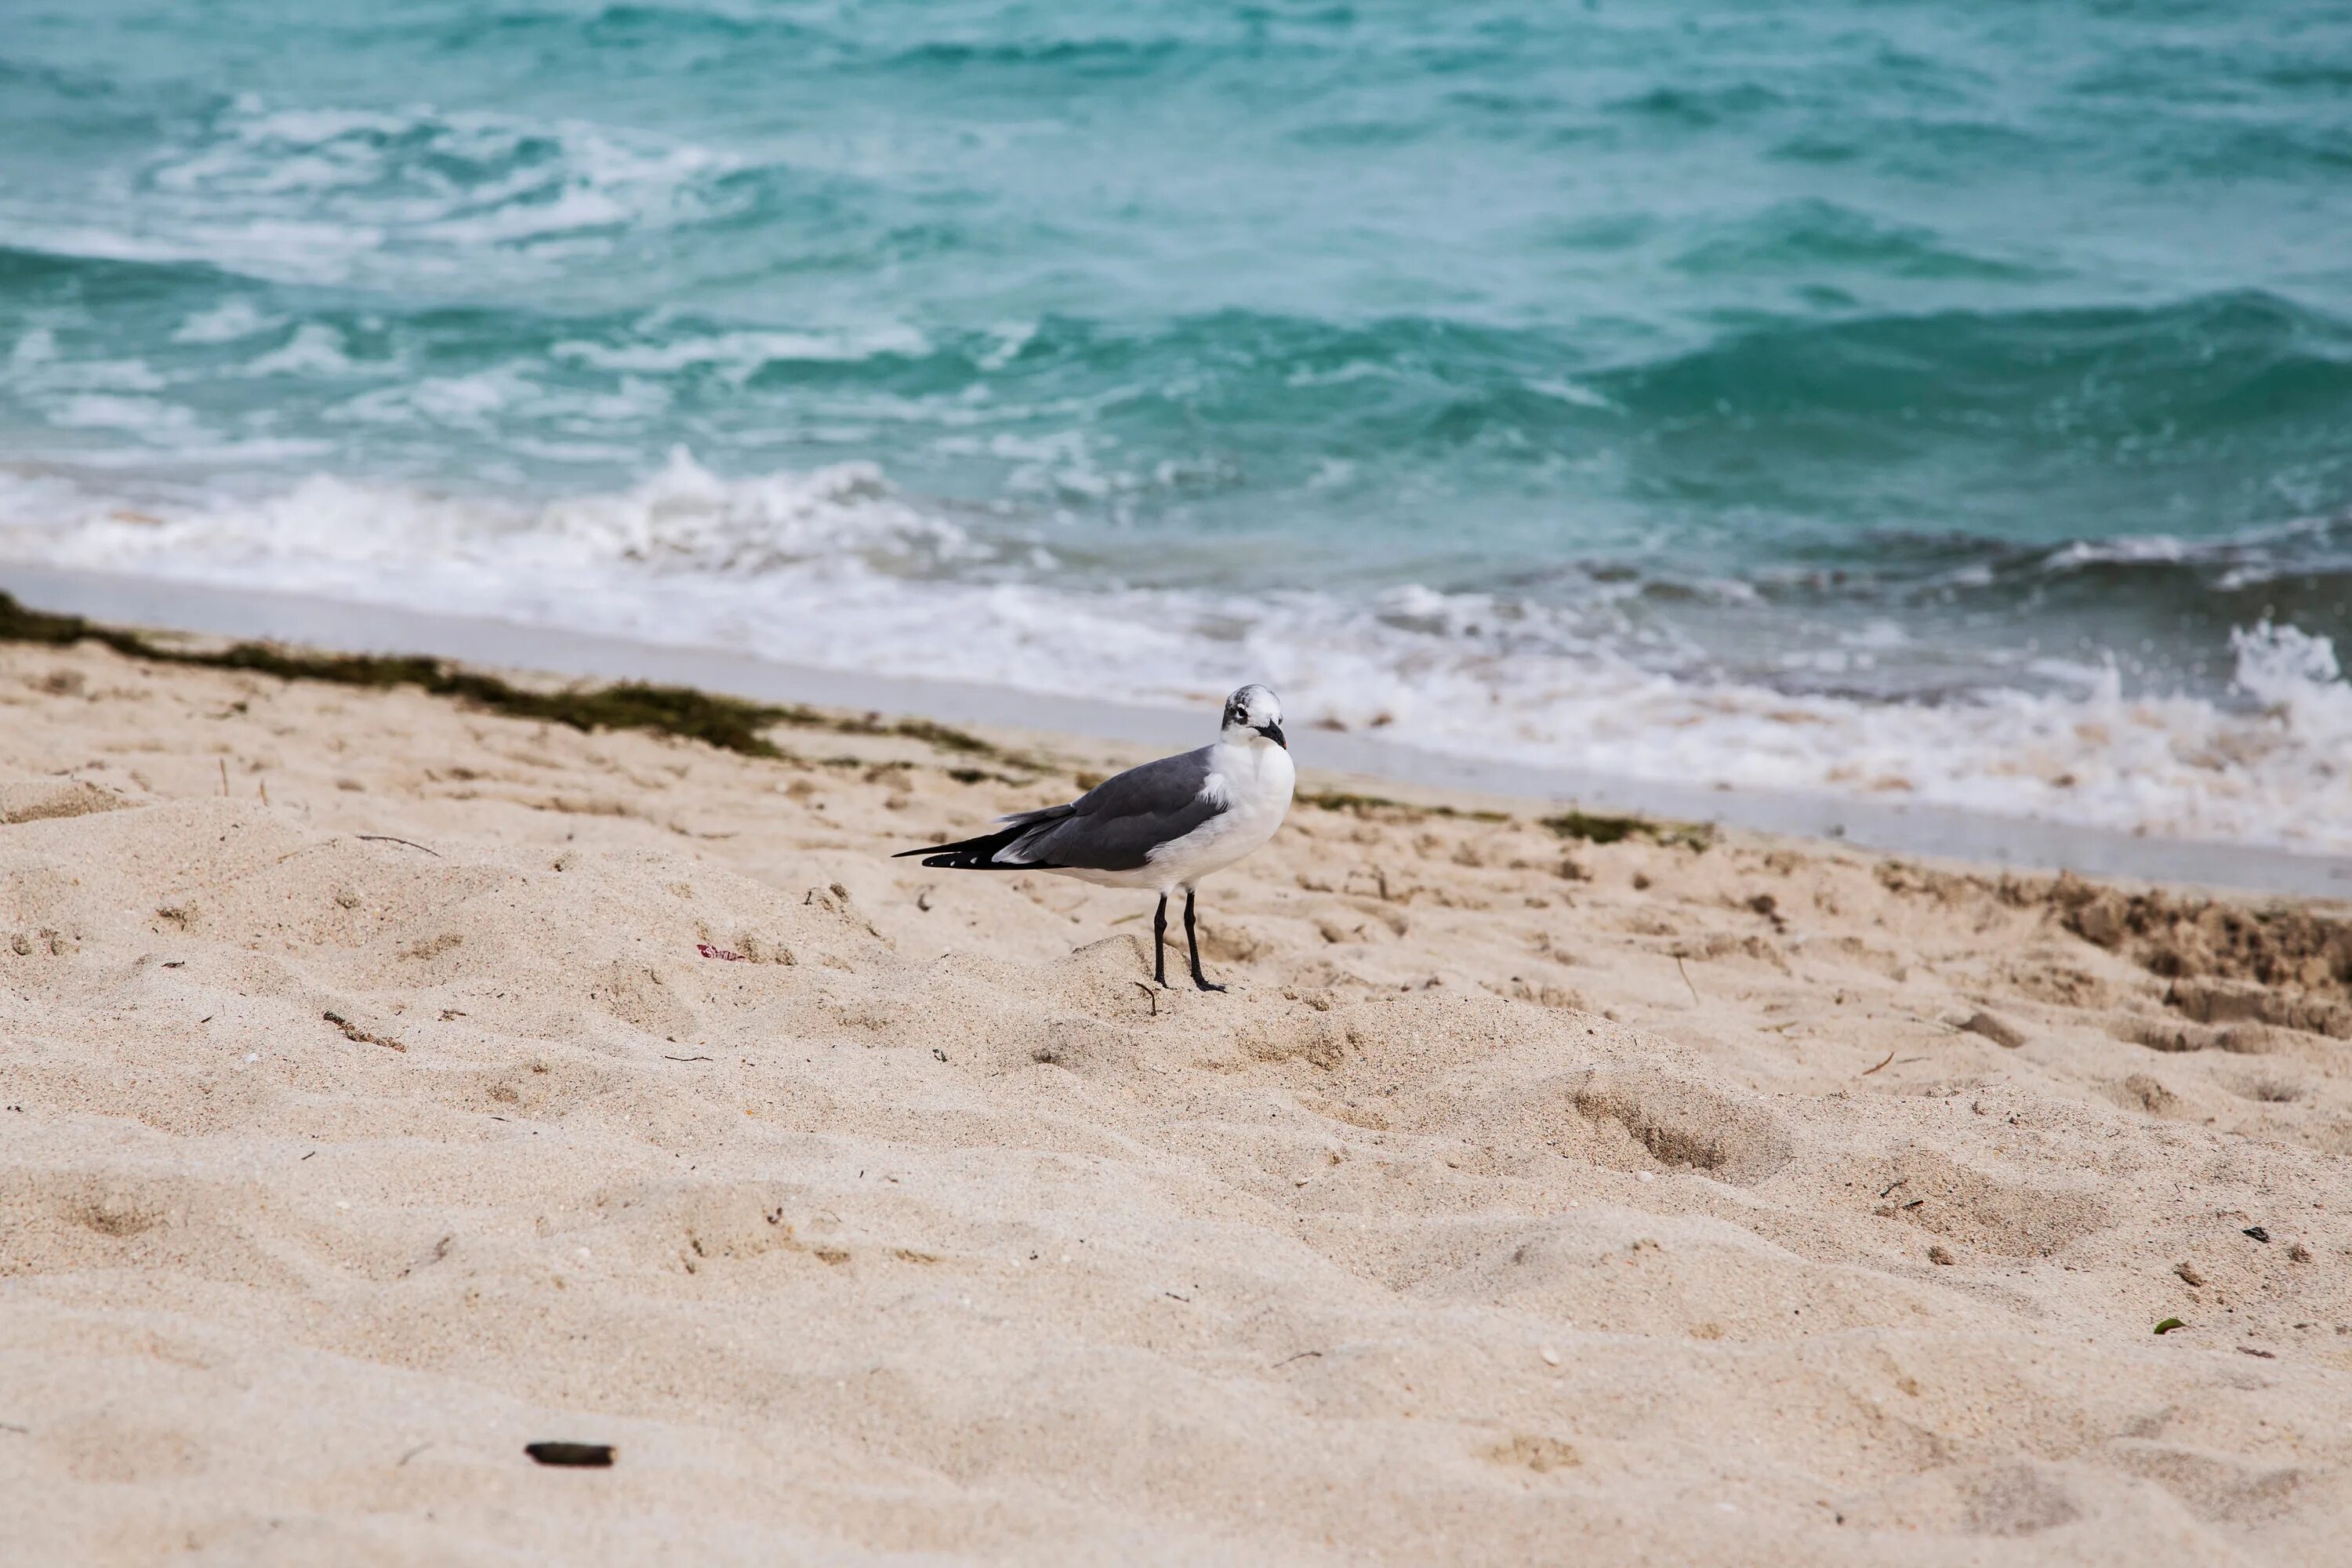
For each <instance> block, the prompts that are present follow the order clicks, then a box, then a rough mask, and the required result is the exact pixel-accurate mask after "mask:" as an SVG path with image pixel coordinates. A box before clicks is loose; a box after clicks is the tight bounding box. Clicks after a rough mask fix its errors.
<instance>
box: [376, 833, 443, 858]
mask: <svg viewBox="0 0 2352 1568" xmlns="http://www.w3.org/2000/svg"><path fill="white" fill-rule="evenodd" d="M355 837H359V838H361V839H363V840H365V841H366V842H367V843H370V844H406V845H407V846H408V847H410V848H411V849H425V846H424V845H422V844H417V843H413V842H411V841H410V840H408V839H405V838H394V837H393V836H392V835H391V834H389V833H362V834H358V835H356V836H355ZM425 853H426V854H427V855H430V856H432V857H433V858H435V859H436V860H438V859H439V858H441V851H439V850H438V849H425Z"/></svg>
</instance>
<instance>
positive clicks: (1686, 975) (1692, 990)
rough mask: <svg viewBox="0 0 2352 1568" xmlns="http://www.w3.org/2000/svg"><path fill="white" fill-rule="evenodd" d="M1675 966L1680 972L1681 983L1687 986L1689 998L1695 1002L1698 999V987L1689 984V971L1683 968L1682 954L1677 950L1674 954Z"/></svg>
mask: <svg viewBox="0 0 2352 1568" xmlns="http://www.w3.org/2000/svg"><path fill="white" fill-rule="evenodd" d="M1675 970H1676V971H1678V972H1679V973H1681V975H1682V977H1683V984H1685V986H1689V988H1690V994H1691V1000H1692V1001H1693V1002H1696V1001H1697V1000H1698V987H1697V986H1696V985H1692V984H1691V977H1690V971H1689V970H1687V969H1685V968H1683V955H1682V954H1681V953H1679V952H1678V953H1676V954H1675Z"/></svg>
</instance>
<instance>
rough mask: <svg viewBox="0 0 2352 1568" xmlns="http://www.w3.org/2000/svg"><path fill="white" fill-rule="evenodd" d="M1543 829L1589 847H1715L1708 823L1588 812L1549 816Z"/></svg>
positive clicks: (1712, 831) (1567, 812)
mask: <svg viewBox="0 0 2352 1568" xmlns="http://www.w3.org/2000/svg"><path fill="white" fill-rule="evenodd" d="M1543 825H1544V826H1546V827H1549V828H1550V829H1551V830H1552V831H1553V832H1554V833H1557V834H1559V836H1560V837H1562V838H1579V839H1582V840H1583V841H1584V842H1585V843H1587V844H1618V843H1622V842H1623V841H1624V840H1625V839H1628V838H1646V839H1648V840H1649V841H1650V842H1651V843H1653V844H1664V845H1667V846H1670V847H1672V846H1680V847H1684V848H1687V849H1706V848H1707V847H1709V846H1711V845H1713V844H1714V843H1715V829H1714V827H1713V826H1710V825H1708V824H1706V823H1704V822H1653V821H1651V820H1650V819H1649V818H1648V817H1646V816H1599V815H1596V814H1594V813H1592V812H1586V811H1564V812H1562V813H1560V814H1559V816H1547V817H1545V818H1544V819H1543Z"/></svg>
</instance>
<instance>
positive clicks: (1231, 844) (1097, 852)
mask: <svg viewBox="0 0 2352 1568" xmlns="http://www.w3.org/2000/svg"><path fill="white" fill-rule="evenodd" d="M1296 783H1297V773H1296V771H1295V770H1294V769H1293V768H1292V766H1291V763H1290V746H1289V742H1287V741H1286V740H1284V738H1283V734H1282V703H1281V702H1280V700H1277V699H1276V697H1275V695H1274V693H1273V692H1271V691H1269V690H1267V689H1265V687H1263V686H1244V687H1243V688H1242V689H1240V690H1239V691H1236V692H1234V694H1233V695H1232V696H1231V697H1228V698H1227V699H1225V716H1224V724H1223V729H1222V730H1221V731H1219V733H1218V735H1217V739H1216V741H1215V742H1214V743H1213V744H1211V745H1206V746H1202V748H1201V749H1200V750H1199V751H1197V752H1183V753H1181V755H1178V756H1173V757H1162V758H1160V760H1159V761H1158V762H1154V763H1144V764H1143V765H1142V766H1141V767H1137V768H1129V769H1128V771H1127V772H1125V773H1120V774H1118V776H1117V777H1114V778H1108V779H1105V780H1104V781H1103V782H1102V783H1100V784H1097V785H1096V786H1095V787H1094V788H1092V789H1090V790H1088V791H1087V793H1086V794H1084V795H1080V796H1079V797H1078V798H1077V799H1076V800H1074V801H1071V802H1069V803H1067V804H1066V805H1049V806H1046V807H1045V808H1044V809H1042V810H1038V811H1017V812H1014V813H1013V815H1012V816H1003V817H999V818H998V819H997V820H998V821H999V822H1001V823H1002V824H1003V826H1002V827H1000V828H999V829H998V830H997V831H995V832H993V833H983V834H982V835H981V836H980V837H977V838H967V839H965V840H963V841H962V842H961V843H959V844H934V845H932V846H930V847H928V848H923V849H902V850H900V851H899V852H898V856H896V857H894V858H905V857H906V856H908V855H920V856H922V857H923V864H924V865H926V866H937V867H940V868H944V869H950V870H957V871H1052V872H1055V873H1056V874H1058V875H1061V876H1064V877H1076V878H1077V879H1079V880H1080V881H1083V882H1092V883H1095V884H1096V885H1097V886H1098V887H1105V888H1142V889H1152V890H1154V891H1156V892H1158V893H1159V895H1160V908H1159V910H1157V912H1155V913H1154V914H1153V915H1152V917H1151V974H1152V978H1153V979H1154V980H1156V981H1158V982H1159V983H1160V984H1161V985H1162V986H1165V985H1166V984H1168V897H1169V895H1170V894H1171V893H1173V892H1174V891H1175V890H1176V889H1179V888H1181V889H1184V944H1185V946H1186V948H1187V949H1188V950H1189V951H1190V953H1191V957H1192V984H1195V985H1197V986H1199V987H1200V988H1201V989H1202V990H1203V991H1223V989H1224V987H1223V986H1222V985H1216V984H1211V983H1210V981H1209V979H1208V977H1207V976H1205V975H1203V974H1202V973H1201V939H1200V937H1199V935H1198V934H1197V933H1196V932H1195V931H1194V930H1193V925H1192V890H1193V889H1194V888H1195V887H1197V886H1198V885H1199V884H1200V881H1201V879H1202V878H1203V877H1206V876H1208V875H1209V874H1210V873H1211V872H1213V871H1222V870H1223V869H1224V868H1226V867H1228V866H1230V865H1232V864H1233V863H1234V862H1235V861H1236V860H1239V859H1241V858H1243V857H1244V856H1245V855H1247V854H1249V853H1250V852H1251V851H1252V850H1254V849H1255V848H1257V847H1259V846H1260V845H1262V844H1264V843H1265V841H1266V840H1267V839H1269V838H1271V837H1274V831H1275V829H1276V828H1277V827H1280V826H1282V819H1283V816H1284V815H1285V814H1286V813H1287V812H1288V811H1289V810H1290V792H1291V789H1292V786H1293V785H1294V784H1296Z"/></svg>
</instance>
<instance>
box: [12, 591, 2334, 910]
mask: <svg viewBox="0 0 2352 1568" xmlns="http://www.w3.org/2000/svg"><path fill="white" fill-rule="evenodd" d="M0 591H5V592H7V593H9V594H12V595H15V596H16V598H17V599H18V600H19V601H20V602H22V603H23V604H24V605H26V608H28V609H33V610H39V611H47V612H52V613H67V614H74V615H79V616H87V617H89V618H90V619H92V620H97V621H101V622H107V623H112V624H129V625H133V626H150V627H154V628H157V629H162V630H168V631H173V632H180V633H187V634H194V635H199V636H207V637H238V638H255V639H260V640H268V641H272V642H279V643H287V644H291V645H296V646H300V647H315V648H321V649H330V650H333V651H337V652H348V653H358V654H373V655H400V654H413V655H423V656H427V657H431V658H443V659H450V660H455V661H458V662H460V663H464V664H468V665H476V666H484V667H489V668H504V669H529V670H533V671H540V672H544V673H547V674H551V675H555V676H560V677H563V678H566V679H598V680H644V681H651V682H657V683H661V684H666V685H675V686H681V687H687V688H691V689H696V690H700V691H707V692H713V693H718V694H721V695H725V696H729V697H734V698H740V699H744V700H751V701H758V702H771V703H784V704H807V705H813V706H817V707H825V708H835V709H845V710H858V711H871V712H877V713H885V714H892V715H905V716H911V717H915V718H918V719H921V720H928V721H933V722H937V723H944V724H957V725H976V726H982V727H987V728H992V729H999V730H1013V731H1024V732H1028V733H1031V734H1037V735H1049V734H1050V735H1055V736H1060V737H1066V738H1070V739H1076V740H1086V741H1097V742H1112V743H1115V744H1119V745H1130V746H1140V747H1156V748H1160V749H1162V750H1174V749H1181V748H1184V747H1188V746H1190V745H1192V744H1193V743H1195V742H1197V741H1198V739H1199V737H1200V733H1201V729H1202V721H1201V719H1200V717H1199V715H1197V714H1194V713H1191V712H1188V711H1183V710H1174V709H1156V708H1148V707H1142V706H1138V705H1133V704H1127V703H1118V702H1108V701H1102V700H1095V699H1089V698H1084V697H1075V696H1062V695H1053V696H1047V695H1043V694H1039V693H1035V692H1030V691H1025V690H1022V689H1017V688H1012V687H1002V686H990V685H981V684H974V683H967V682H961V681H954V680H947V679H904V678H898V677H881V676H871V675H864V674H859V673H856V672H852V671H843V670H832V669H824V668H816V667H811V666H800V665H787V664H781V663H776V662H773V661H769V660H763V659H759V658H751V657H749V656H746V655H742V654H738V653H732V652H730V651H728V650H725V649H720V648H715V647H707V646H697V645H677V646H672V645H664V644H657V643H646V642H640V641H635V640H632V639H626V638H620V637H601V636H596V635H593V634H588V633H581V632H574V631H569V630H563V629H560V628H551V627H544V626H528V625H524V624H521V623H517V622H509V621H503V620H495V619H489V618H486V617H478V616H436V615H429V614H425V613H422V612H418V611H414V610H407V609H401V608H394V607H388V606H382V605H368V604H363V603H356V602H352V601H342V600H333V599H323V598H318V597H312V596H304V595H289V594H282V593H277V592H273V591H265V590H240V589H228V588H222V587H218V586H215V585H212V584H193V583H184V582H180V581H177V580H173V579H169V578H157V577H145V576H137V575H132V574H108V573H96V572H87V571H80V570H70V569H61V568H56V567H45V566H37V565H26V564H21V563H0ZM1293 748H1294V751H1295V752H1297V758H1298V762H1299V764H1300V766H1301V768H1302V769H1303V770H1308V771H1312V772H1315V773H1323V774H1329V775H1338V776H1339V778H1341V779H1343V780H1347V781H1351V782H1355V781H1360V782H1363V783H1377V784H1390V785H1404V786H1409V787H1412V788H1417V789H1423V790H1437V791H1442V792H1446V793H1449V794H1468V795H1481V796H1487V797H1493V798H1496V799H1499V800H1510V801H1521V802H1535V803H1543V804H1545V805H1551V806H1566V807H1569V808H1571V809H1576V810H1585V811H1601V812H1608V813H1617V814H1629V815H1637V816H1647V817H1657V818H1669V819H1675V820H1681V821H1688V822H1700V823H1706V824H1709V825H1711V826H1717V827H1728V828H1738V829H1744V830H1747V831H1750V832H1757V833H1764V834H1770V835H1776V836H1781V837H1792V838H1801V839H1813V840H1821V841H1824V842H1828V843H1842V844H1846V845H1851V846H1853V847H1858V848H1864V849H1871V850H1878V851H1885V852H1889V853H1895V854H1906V855H1919V856H1929V857H1934V858H1939V859H1948V860H1956V861H1963V862H1968V863H1970V864H1973V865H1978V866H1982V867H1987V868H2000V869H2009V870H2020V871H2072V872H2074V873H2075V874H2077V875H2080V876H2084V877H2091V878H2098V879H2125V880H2132V881H2141V882H2148V883H2157V884H2163V885H2168V886H2179V887H2191V888H2203V889H2215V890H2224V891H2230V892H2236V893H2262V894H2273V895H2284V896H2292V897H2298V898H2313V899H2323V900H2346V899H2348V898H2352V856H2328V855H2306V854H2299V853H2295V852H2293V851H2289V850H2281V849H2273V848H2267V847H2252V846H2243V845H2237V844H2231V843H2226V842H2216V841H2201V840H2185V839H2168V838H2158V837H2143V836H2138V835H2134V834H2129V833H2124V832H2119V831H2116V830H2114V829H2107V828H2097V827H2088V826H2078V825H2074V824H2070V823H2064V822H2058V821H2053V820H2050V819H2046V818H2037V817H2011V816H1995V815H1991V814H1987V813H1979V812H1969V811H1963V810H1958V809H1955V808H1951V807H1946V806H1935V805H1906V804H1900V803H1893V802H1880V801H1871V800H1863V799H1856V798H1851V797H1843V796H1836V795H1816V794H1810V793H1799V792H1793V791H1779V790H1760V789H1745V788H1733V789H1721V788H1714V787H1703V786H1694V785H1688V784H1672V783H1663V782H1657V781H1651V780H1645V779H1640V778H1632V777H1624V776H1618V775H1611V774H1604V773H1590V772H1583V771H1573V770H1563V769H1554V768H1542V767H1536V766H1531V765H1528V764H1525V763H1508V762H1502V761H1497V760H1492V759H1481V758H1471V757H1460V756H1454V755H1451V754H1447V753H1442V752H1428V751H1423V750H1420V749H1417V748H1414V747H1410V746H1404V745H1399V744H1395V743H1391V742H1382V741H1379V740H1375V739H1370V738H1368V737H1365V736H1361V735H1354V734H1345V733H1334V732H1331V731H1318V730H1302V731H1300V732H1299V733H1298V734H1297V735H1295V736H1294V737H1293Z"/></svg>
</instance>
